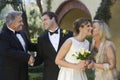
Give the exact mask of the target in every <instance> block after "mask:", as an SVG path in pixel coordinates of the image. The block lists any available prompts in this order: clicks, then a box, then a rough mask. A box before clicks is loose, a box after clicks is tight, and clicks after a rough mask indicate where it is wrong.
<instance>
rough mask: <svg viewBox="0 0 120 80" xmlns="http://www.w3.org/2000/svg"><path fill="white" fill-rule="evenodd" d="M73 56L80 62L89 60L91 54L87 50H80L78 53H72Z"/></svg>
mask: <svg viewBox="0 0 120 80" xmlns="http://www.w3.org/2000/svg"><path fill="white" fill-rule="evenodd" d="M73 56H75V57H76V58H77V59H80V60H87V59H89V58H91V56H92V54H91V52H90V51H89V50H85V49H80V50H79V51H78V52H76V53H74V54H73Z"/></svg>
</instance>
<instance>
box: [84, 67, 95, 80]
mask: <svg viewBox="0 0 120 80" xmlns="http://www.w3.org/2000/svg"><path fill="white" fill-rule="evenodd" d="M85 72H86V75H87V78H88V80H94V77H95V74H94V73H95V72H94V70H92V69H86V70H85Z"/></svg>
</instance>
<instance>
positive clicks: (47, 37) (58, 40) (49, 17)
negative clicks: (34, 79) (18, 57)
mask: <svg viewBox="0 0 120 80" xmlns="http://www.w3.org/2000/svg"><path fill="white" fill-rule="evenodd" d="M42 22H43V25H44V28H45V30H46V31H45V32H44V33H43V34H42V35H41V36H40V37H38V50H37V52H38V53H37V56H36V58H35V63H34V65H39V64H42V63H44V71H43V80H57V77H58V72H59V68H58V66H57V65H56V64H55V57H56V55H57V53H58V51H59V49H60V47H61V45H62V44H63V43H64V41H65V40H66V39H67V38H69V37H71V36H72V35H73V34H72V32H71V31H69V30H63V29H61V28H60V27H59V25H58V17H57V15H56V14H55V13H54V12H44V13H43V14H42Z"/></svg>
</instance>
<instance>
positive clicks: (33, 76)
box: [29, 73, 43, 80]
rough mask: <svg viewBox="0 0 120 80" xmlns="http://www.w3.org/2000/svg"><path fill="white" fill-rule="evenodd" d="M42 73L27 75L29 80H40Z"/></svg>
mask: <svg viewBox="0 0 120 80" xmlns="http://www.w3.org/2000/svg"><path fill="white" fill-rule="evenodd" d="M42 76H43V74H42V73H29V80H42Z"/></svg>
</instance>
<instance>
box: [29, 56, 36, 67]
mask: <svg viewBox="0 0 120 80" xmlns="http://www.w3.org/2000/svg"><path fill="white" fill-rule="evenodd" d="M34 62H35V59H34V57H33V56H32V55H31V56H30V58H29V61H28V64H29V65H31V66H33V64H34Z"/></svg>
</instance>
